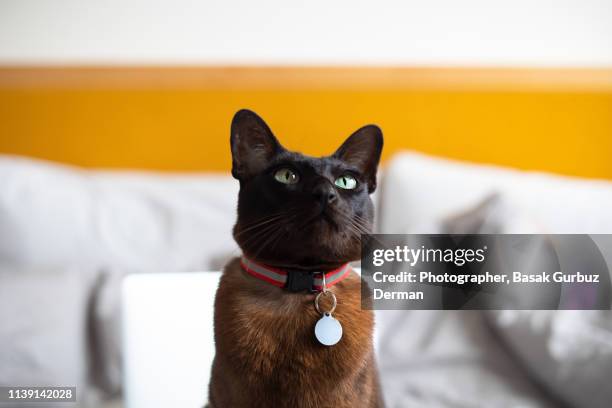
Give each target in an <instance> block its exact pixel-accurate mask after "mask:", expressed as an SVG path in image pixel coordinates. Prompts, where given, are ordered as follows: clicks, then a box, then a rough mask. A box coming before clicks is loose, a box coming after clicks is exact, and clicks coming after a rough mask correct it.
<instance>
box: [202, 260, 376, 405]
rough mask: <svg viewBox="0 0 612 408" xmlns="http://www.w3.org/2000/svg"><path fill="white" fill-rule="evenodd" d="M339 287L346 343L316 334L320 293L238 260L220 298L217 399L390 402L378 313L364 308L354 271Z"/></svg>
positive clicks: (217, 402) (252, 402)
mask: <svg viewBox="0 0 612 408" xmlns="http://www.w3.org/2000/svg"><path fill="white" fill-rule="evenodd" d="M331 290H333V292H334V293H335V294H336V296H337V298H338V307H337V309H336V312H335V313H334V317H336V318H337V319H338V320H339V321H340V322H341V323H342V326H343V330H344V333H343V336H342V340H341V341H340V342H339V343H338V344H337V345H335V346H332V347H326V346H323V345H321V344H319V343H318V342H317V340H316V339H315V337H314V326H315V323H316V322H317V320H318V319H319V318H320V317H321V316H320V315H319V314H318V313H317V311H316V310H315V308H314V305H313V301H314V296H315V295H314V294H306V293H303V294H295V293H289V292H287V291H285V290H283V289H280V288H277V287H275V286H272V285H269V284H268V283H265V282H263V281H260V280H258V279H256V278H253V277H252V276H250V275H247V274H246V273H244V272H243V271H242V269H241V268H240V264H239V262H238V260H237V259H236V260H234V261H232V262H230V263H229V264H228V265H227V266H226V268H225V272H224V274H223V277H222V278H221V283H220V284H219V289H218V291H217V297H216V300H215V338H216V341H217V345H216V346H217V355H216V356H215V362H214V364H213V369H212V381H211V383H210V403H211V406H212V407H214V408H224V407H237V408H238V407H241V408H242V407H244V408H246V407H250V408H253V407H262V408H263V407H266V408H268V407H279V408H282V407H288V408H289V407H292V408H295V407H301V408H315V407H335V408H355V407H382V406H383V404H382V402H381V396H380V391H379V387H378V378H377V374H376V366H375V362H374V355H373V348H372V328H373V316H372V312H371V311H369V310H362V309H361V297H360V290H361V289H360V278H359V276H358V275H356V274H355V273H354V272H352V273H351V276H350V277H348V278H347V279H345V280H344V281H342V282H340V283H339V284H337V285H335V286H334V287H333V288H332V289H331Z"/></svg>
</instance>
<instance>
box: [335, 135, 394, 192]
mask: <svg viewBox="0 0 612 408" xmlns="http://www.w3.org/2000/svg"><path fill="white" fill-rule="evenodd" d="M382 148H383V136H382V131H381V130H380V128H379V127H378V126H376V125H367V126H364V127H362V128H361V129H359V130H357V131H356V132H355V133H353V134H352V135H351V136H349V138H348V139H346V141H345V142H344V143H342V146H340V148H338V150H336V152H335V153H334V154H333V157H336V158H338V159H340V160H342V161H344V162H346V163H348V164H350V165H352V166H355V167H357V169H359V171H360V173H361V174H362V175H363V176H364V178H365V179H366V181H367V183H368V192H369V193H373V192H374V190H376V170H377V168H378V162H379V161H380V153H381V152H382Z"/></svg>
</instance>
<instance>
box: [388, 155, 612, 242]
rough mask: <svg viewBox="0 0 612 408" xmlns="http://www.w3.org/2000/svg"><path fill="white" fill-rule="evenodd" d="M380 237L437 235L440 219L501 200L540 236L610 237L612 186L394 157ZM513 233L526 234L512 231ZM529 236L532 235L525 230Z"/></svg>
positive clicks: (416, 157)
mask: <svg viewBox="0 0 612 408" xmlns="http://www.w3.org/2000/svg"><path fill="white" fill-rule="evenodd" d="M379 194H380V195H379V200H380V201H379V204H380V206H379V211H380V213H379V225H378V230H379V231H380V232H382V233H398V234H401V233H435V232H438V231H437V230H436V229H437V228H438V227H439V223H440V221H441V220H442V219H444V218H447V217H449V216H453V215H455V214H458V213H461V212H463V211H465V210H466V209H470V208H474V207H476V206H478V205H479V204H480V203H482V202H483V201H484V200H485V199H486V198H487V197H489V196H491V195H495V194H499V195H503V197H504V200H506V201H508V202H511V203H512V207H513V209H515V210H517V211H520V213H521V214H523V215H524V217H526V218H528V219H530V220H534V222H537V224H538V225H539V226H540V228H541V232H550V233H590V234H598V233H612V210H610V209H611V208H612V182H608V181H601V180H586V179H578V178H571V177H563V176H556V175H550V174H544V173H534V172H524V171H518V170H512V169H506V168H502V167H496V166H487V165H479V164H469V163H463V162H459V161H453V160H446V159H441V158H435V157H431V156H426V155H423V154H419V153H414V152H406V153H402V154H398V155H396V156H395V157H394V158H393V159H392V160H391V162H390V163H388V165H387V168H386V170H385V175H384V178H383V180H382V183H381V188H380V191H379ZM512 229H513V232H516V233H519V232H522V231H518V230H516V228H512ZM524 232H526V233H529V232H532V231H524Z"/></svg>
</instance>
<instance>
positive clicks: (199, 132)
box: [0, 67, 612, 179]
mask: <svg viewBox="0 0 612 408" xmlns="http://www.w3.org/2000/svg"><path fill="white" fill-rule="evenodd" d="M240 108H250V109H252V110H255V111H256V112H258V113H259V114H260V115H261V116H262V117H263V118H264V119H265V120H266V121H267V122H268V124H269V125H270V127H271V128H272V130H273V131H274V132H275V134H277V136H278V137H279V138H280V140H281V141H282V143H283V144H284V145H285V146H286V147H287V148H290V149H295V150H300V151H302V152H304V153H307V154H314V155H322V154H328V153H331V152H332V151H333V150H334V149H335V148H336V147H337V146H338V145H339V144H340V143H341V142H342V140H344V138H346V137H347V136H348V135H349V134H350V133H351V132H352V131H354V130H356V129H357V128H358V127H360V126H362V125H364V124H367V123H377V124H378V125H380V126H381V127H382V129H383V132H384V135H385V150H384V155H383V159H388V158H389V157H390V156H391V155H392V154H393V153H395V152H397V151H398V150H401V149H414V150H418V151H422V152H425V153H430V154H435V155H440V156H445V157H451V158H457V159H463V160H469V161H473V162H483V163H494V164H500V165H505V166H512V167H516V168H521V169H529V170H542V171H549V172H555V173H561V174H568V175H575V176H584V177H598V178H608V179H612V69H550V68H542V69H518V68H517V69H501V68H490V69H485V68H375V67H365V68H351V67H336V68H330V67H327V68H326V67H251V68H249V67H242V68H241V67H98V68H95V67H81V68H79V67H39V68H32V67H5V68H0V153H11V154H20V155H29V156H34V157H39V158H44V159H49V160H55V161H60V162H65V163H72V164H77V165H81V166H86V167H97V168H99V167H103V168H131V169H134V168H137V169H156V170H171V171H223V172H226V171H228V170H229V167H230V154H229V145H228V144H229V124H230V120H231V117H232V115H233V113H234V112H235V111H237V110H238V109H240Z"/></svg>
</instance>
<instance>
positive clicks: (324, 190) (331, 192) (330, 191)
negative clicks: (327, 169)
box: [312, 182, 338, 205]
mask: <svg viewBox="0 0 612 408" xmlns="http://www.w3.org/2000/svg"><path fill="white" fill-rule="evenodd" d="M312 195H313V197H314V198H315V199H316V200H317V201H319V202H320V203H321V204H324V205H325V204H332V203H333V202H334V201H336V199H337V198H338V196H337V193H336V189H335V188H333V187H332V186H331V185H330V184H329V183H327V182H326V183H321V184H318V185H316V186H315V187H314V188H313V189H312Z"/></svg>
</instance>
